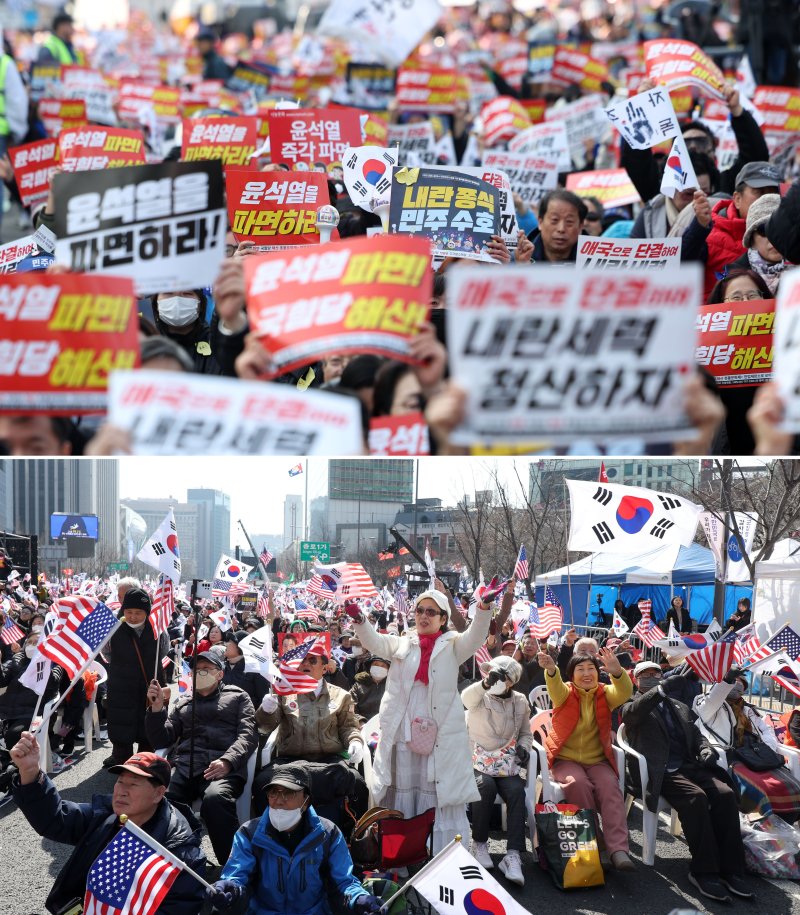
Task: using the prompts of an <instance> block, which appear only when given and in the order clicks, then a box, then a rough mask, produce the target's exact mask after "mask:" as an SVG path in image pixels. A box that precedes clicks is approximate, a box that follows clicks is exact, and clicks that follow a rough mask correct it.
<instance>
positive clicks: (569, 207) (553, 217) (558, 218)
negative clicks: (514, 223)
mask: <svg viewBox="0 0 800 915" xmlns="http://www.w3.org/2000/svg"><path fill="white" fill-rule="evenodd" d="M586 214H587V207H586V204H585V203H584V202H583V201H582V200H581V198H580V197H579V196H578V195H577V194H573V193H572V191H564V190H560V189H558V190H555V191H550V192H549V193H547V194H545V195H544V197H542V202H541V203H540V204H539V231H538V233H537V234H534V236H533V238H526V237H525V235H524V234H523V233H522V232H520V239H519V244H518V245H517V253H516V258H517V262H518V263H525V262H531V263H536V264H539V263H545V264H569V263H572V264H574V263H575V260H576V258H577V253H578V237H579V236H580V234H581V226H582V225H583V223H584V220H585V219H586Z"/></svg>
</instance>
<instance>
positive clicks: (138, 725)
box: [106, 622, 169, 744]
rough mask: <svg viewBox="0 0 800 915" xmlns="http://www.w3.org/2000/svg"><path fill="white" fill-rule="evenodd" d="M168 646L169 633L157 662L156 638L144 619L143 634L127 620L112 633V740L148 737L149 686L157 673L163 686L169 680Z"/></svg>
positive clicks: (109, 708)
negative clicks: (166, 665) (164, 662)
mask: <svg viewBox="0 0 800 915" xmlns="http://www.w3.org/2000/svg"><path fill="white" fill-rule="evenodd" d="M137 647H138V649H139V654H141V663H140V661H139V655H138V654H137V653H136V648H137ZM168 649H169V642H168V639H167V636H166V635H162V636H161V637H160V640H159V645H158V663H156V639H155V636H154V635H153V629H152V627H151V626H150V623H148V622H145V624H144V628H143V629H142V634H141V635H140V636H137V635H136V633H135V632H134V631H133V629H131V627H130V626H128V625H127V624H126V623H123V624H122V625H121V626H120V627H119V629H117V631H116V632H115V633H114V635H112V636H111V639H110V641H109V643H108V653H109V654H110V660H109V664H108V687H107V689H108V692H107V698H106V710H107V714H108V737H109V740H110V741H111V742H112V743H119V744H131V743H138V742H139V741H143V740H145V738H146V734H145V730H144V713H145V709H146V708H147V698H146V697H147V688H148V686H149V684H150V681H151V680H152V679H153V675H154V674H155V673H156V672H157V676H158V681H159V683H161V685H162V686H163V685H164V684H165V683H166V682H167V681H166V674H165V671H164V668H163V667H162V666H161V659H162V658H163V657H164V655H165V654H166V653H167V650H168ZM142 668H144V670H142Z"/></svg>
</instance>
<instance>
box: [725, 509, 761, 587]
mask: <svg viewBox="0 0 800 915" xmlns="http://www.w3.org/2000/svg"><path fill="white" fill-rule="evenodd" d="M734 518H735V519H736V526H737V527H738V528H739V533H740V534H741V537H742V542H743V543H744V553H742V550H741V547H740V546H739V541H738V539H737V537H736V532H735V531H729V532H728V539H727V542H726V544H725V550H726V552H727V554H728V565H727V567H726V570H725V581H750V579H751V577H752V576H751V574H750V570H749V569H748V568H747V563H746V562H745V558H744V557H745V556H749V555H750V553H751V551H752V549H753V538H754V537H755V535H756V527H758V518H757V517H755V516H753V515H748V514H746V513H745V512H734Z"/></svg>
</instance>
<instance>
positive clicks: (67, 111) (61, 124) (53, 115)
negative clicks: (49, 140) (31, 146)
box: [37, 98, 87, 137]
mask: <svg viewBox="0 0 800 915" xmlns="http://www.w3.org/2000/svg"><path fill="white" fill-rule="evenodd" d="M37 111H38V112H39V117H40V118H41V120H42V124H44V129H45V130H46V131H47V132H48V134H50V136H51V137H57V136H58V135H59V133H60V132H61V131H62V130H70V129H72V128H74V127H84V126H85V125H86V123H87V122H86V102H83V101H81V100H80V99H61V98H43V99H41V100H40V101H39V104H38V106H37Z"/></svg>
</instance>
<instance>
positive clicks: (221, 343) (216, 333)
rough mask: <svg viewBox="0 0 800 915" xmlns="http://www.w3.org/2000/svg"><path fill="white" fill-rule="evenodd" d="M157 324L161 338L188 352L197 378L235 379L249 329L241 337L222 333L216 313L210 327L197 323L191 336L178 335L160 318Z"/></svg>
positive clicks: (202, 322)
mask: <svg viewBox="0 0 800 915" xmlns="http://www.w3.org/2000/svg"><path fill="white" fill-rule="evenodd" d="M155 321H156V327H157V328H158V332H159V333H160V334H161V336H162V337H167V339H169V340H172V342H173V343H175V344H177V345H178V346H179V347H180V348H181V349H182V350H183V351H184V352H185V353H186V355H187V356H188V357H189V358H190V359H191V360H192V364H193V365H194V371H195V372H196V373H197V374H198V375H227V376H229V377H231V378H235V377H236V368H235V365H234V363H235V362H236V357H237V356H238V355H239V354H240V353H241V352H242V350H243V349H244V338H245V336H246V335H247V330H246V329H245V330H243V331H241V332H240V333H238V334H223V333H222V331H221V330H220V329H219V318H218V317H217V313H216V312H214V314H213V315H212V316H211V324H207V323H206V322H205V321H198V322H197V324H196V325H195V326H194V327H193V328H192V330H191V331H190V332H189V333H188V334H176V333H174V328H171V327H170V326H169V324H165V323H164V322H163V321H162V320H160V319H159V318H156V319H155Z"/></svg>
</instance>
